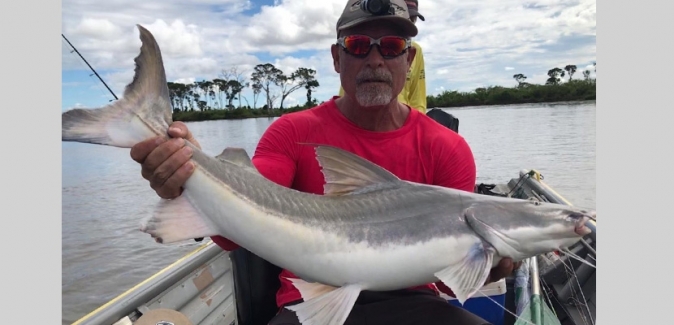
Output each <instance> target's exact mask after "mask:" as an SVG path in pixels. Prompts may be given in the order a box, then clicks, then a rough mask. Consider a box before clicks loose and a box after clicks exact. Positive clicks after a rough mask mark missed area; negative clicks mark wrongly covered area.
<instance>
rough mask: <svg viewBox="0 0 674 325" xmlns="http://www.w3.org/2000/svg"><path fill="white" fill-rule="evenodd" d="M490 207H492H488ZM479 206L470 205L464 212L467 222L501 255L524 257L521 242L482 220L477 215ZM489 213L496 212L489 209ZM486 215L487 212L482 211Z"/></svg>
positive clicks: (516, 257)
mask: <svg viewBox="0 0 674 325" xmlns="http://www.w3.org/2000/svg"><path fill="white" fill-rule="evenodd" d="M488 208H490V207H488ZM478 209H480V208H479V207H469V208H468V209H466V210H465V211H464V213H463V216H464V217H465V219H466V224H468V226H469V227H470V228H471V229H473V231H475V233H476V234H477V235H478V236H480V237H481V238H482V239H483V240H485V241H487V242H489V243H490V244H491V246H492V247H494V249H495V250H496V251H497V252H498V254H499V255H501V256H505V257H510V258H513V259H519V258H521V257H522V253H521V252H522V251H524V249H522V248H521V247H520V246H521V245H520V244H519V243H518V242H517V241H516V240H513V239H512V238H510V237H508V236H507V235H506V234H504V233H502V232H500V231H497V230H496V229H494V228H492V227H491V226H490V225H488V224H487V223H485V222H483V221H482V220H480V219H479V218H478V217H477V215H479V214H478V213H477V211H478ZM489 213H494V212H492V211H489ZM481 214H482V215H484V214H485V213H484V212H483V213H481Z"/></svg>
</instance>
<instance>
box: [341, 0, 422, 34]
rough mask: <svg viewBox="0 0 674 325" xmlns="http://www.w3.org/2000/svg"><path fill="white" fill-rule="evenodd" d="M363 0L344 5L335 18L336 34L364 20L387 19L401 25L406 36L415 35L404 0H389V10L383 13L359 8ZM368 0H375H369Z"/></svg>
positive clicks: (352, 0)
mask: <svg viewBox="0 0 674 325" xmlns="http://www.w3.org/2000/svg"><path fill="white" fill-rule="evenodd" d="M363 1H365V0H349V1H348V2H347V3H346V7H344V11H343V12H342V15H341V16H340V17H339V20H337V35H339V31H341V30H344V29H346V28H350V27H353V26H356V25H359V24H362V23H365V22H369V21H374V20H388V21H389V22H391V23H394V24H397V25H398V26H400V27H402V28H403V30H404V31H405V33H406V34H407V35H405V36H408V37H414V36H417V33H418V32H419V31H418V30H417V26H415V25H414V23H412V21H411V20H410V14H409V11H408V8H407V4H405V0H390V3H391V10H390V11H389V12H387V13H386V14H383V15H374V14H371V13H369V12H367V11H365V10H362V9H361V3H362V2H363ZM369 1H370V2H372V1H376V0H369Z"/></svg>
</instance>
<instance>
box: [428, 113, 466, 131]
mask: <svg viewBox="0 0 674 325" xmlns="http://www.w3.org/2000/svg"><path fill="white" fill-rule="evenodd" d="M426 116H428V117H430V118H432V119H434V120H435V121H436V122H438V123H440V124H442V125H444V126H446V127H447V128H449V129H450V130H452V131H454V132H456V133H459V119H458V118H456V117H454V115H452V114H449V113H447V112H445V111H443V110H441V109H439V108H433V109H431V110H429V111H427V112H426Z"/></svg>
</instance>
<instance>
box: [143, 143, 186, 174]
mask: <svg viewBox="0 0 674 325" xmlns="http://www.w3.org/2000/svg"><path fill="white" fill-rule="evenodd" d="M184 146H185V140H184V139H169V140H168V141H166V142H164V143H162V144H161V145H159V146H158V147H157V148H156V149H155V150H153V151H152V152H151V153H150V154H149V155H147V157H146V158H145V161H144V162H143V169H145V170H147V171H148V172H150V173H154V172H155V170H156V169H157V168H158V167H159V166H160V165H161V164H163V163H164V161H166V160H167V159H169V157H171V156H172V155H173V154H174V153H176V152H178V150H180V149H181V148H183V147H184Z"/></svg>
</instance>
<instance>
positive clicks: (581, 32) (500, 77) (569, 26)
mask: <svg viewBox="0 0 674 325" xmlns="http://www.w3.org/2000/svg"><path fill="white" fill-rule="evenodd" d="M345 4H346V1H345V0H320V1H318V0H251V1H245V0H196V1H175V0H144V1H131V0H106V1H93V0H63V1H62V34H63V35H64V36H65V37H66V38H67V39H68V40H69V41H70V42H71V43H72V45H73V46H74V47H75V48H77V50H78V51H79V52H80V53H81V54H82V56H83V57H84V58H85V59H86V60H87V62H88V63H89V64H90V65H91V66H92V67H93V68H94V69H95V70H96V72H97V73H98V74H99V75H100V76H101V78H102V79H103V80H104V81H105V83H106V84H107V85H108V86H109V87H110V88H111V89H112V91H113V92H114V93H115V95H117V97H120V96H121V94H122V92H123V90H124V87H125V86H126V85H127V84H128V83H130V82H131V80H132V78H133V69H134V63H133V59H134V57H135V56H136V55H138V53H139V50H140V44H141V43H140V39H139V37H138V35H139V34H138V29H137V28H136V24H140V25H142V26H144V27H145V28H147V29H148V30H149V31H150V32H151V33H152V34H153V35H154V37H155V39H156V40H157V43H158V44H159V47H160V49H161V52H162V58H163V62H164V66H165V70H166V76H167V80H168V81H170V82H183V83H190V82H193V81H195V80H197V81H199V80H204V79H206V80H212V79H214V78H218V77H220V76H221V75H222V73H223V72H224V71H228V70H230V69H232V68H236V69H237V70H238V71H240V72H242V73H244V75H245V76H247V77H249V76H250V73H251V72H252V69H253V67H254V66H255V65H257V64H264V63H272V64H274V65H275V66H276V67H277V68H279V69H281V70H282V71H283V72H284V73H285V74H287V75H289V74H290V73H292V72H293V71H295V70H296V69H297V68H299V67H305V68H311V69H314V70H316V71H317V73H316V78H317V80H318V82H319V84H320V86H319V87H318V88H317V89H316V90H315V91H314V92H313V97H315V98H317V99H318V102H321V101H325V100H328V99H330V97H332V96H334V95H336V94H337V93H338V90H339V75H338V74H337V73H336V72H335V71H334V69H333V66H332V57H331V55H330V45H331V44H333V43H334V42H335V40H336V31H335V24H336V22H337V19H338V18H339V16H340V14H341V12H342V10H343V9H344V6H345ZM419 11H420V13H421V14H422V15H423V16H424V17H425V18H426V20H425V21H418V22H417V27H418V29H419V35H418V36H417V37H415V39H414V40H415V41H416V42H418V43H419V44H420V45H421V47H422V49H423V55H424V61H425V68H426V78H427V80H426V83H427V84H426V88H427V95H436V94H439V93H441V92H443V91H447V90H458V91H472V90H474V89H476V88H479V87H489V86H505V87H512V86H515V85H517V82H516V81H515V79H513V75H514V74H518V73H522V74H524V75H525V76H526V77H527V79H526V81H527V82H529V83H535V84H543V83H545V80H546V79H547V78H548V76H547V72H548V70H550V69H552V68H555V67H558V68H561V69H563V68H564V67H565V66H566V65H568V64H574V65H576V66H577V67H578V71H577V72H576V73H575V74H574V76H573V77H574V79H575V78H578V79H581V78H582V77H583V74H582V71H583V70H585V69H591V70H592V77H596V76H595V73H594V68H592V64H593V62H596V48H597V46H596V39H597V33H596V30H597V28H596V27H597V5H596V0H538V1H536V0H532V1H528V0H481V1H477V0H472V1H468V0H461V1H459V0H433V1H429V0H420V3H419ZM242 94H243V96H242V97H244V99H242V104H243V105H246V101H247V102H248V104H250V106H253V96H252V91H251V89H247V90H245V91H244V92H243V93H242ZM113 99H114V98H113V96H112V94H111V93H110V92H109V91H108V90H107V89H106V88H105V86H104V84H103V83H101V82H100V81H99V80H98V78H97V77H96V76H95V75H94V74H93V72H92V71H91V70H90V69H89V68H88V67H87V65H86V64H85V63H84V61H83V60H82V59H81V58H80V57H79V56H78V55H77V54H76V53H75V52H74V51H73V49H72V47H70V45H69V44H68V43H67V42H66V40H65V39H63V38H62V110H63V111H65V110H68V109H71V108H74V107H88V108H94V107H99V106H102V105H105V104H107V103H109V102H110V101H111V100H113ZM305 101H306V91H305V90H304V89H303V88H301V89H299V90H297V91H295V92H293V93H291V94H290V96H289V97H288V98H287V99H286V101H285V102H284V106H286V107H287V106H292V105H295V104H302V103H304V102H305ZM234 104H235V105H236V104H238V103H237V102H236V101H235V103H234ZM262 105H264V93H263V94H262V95H261V96H260V98H258V100H257V107H260V106H262ZM276 106H278V101H277V102H276Z"/></svg>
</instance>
